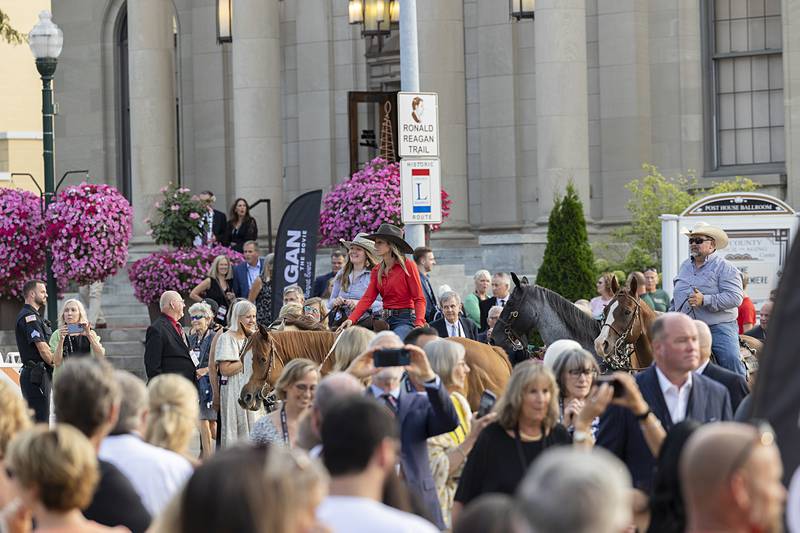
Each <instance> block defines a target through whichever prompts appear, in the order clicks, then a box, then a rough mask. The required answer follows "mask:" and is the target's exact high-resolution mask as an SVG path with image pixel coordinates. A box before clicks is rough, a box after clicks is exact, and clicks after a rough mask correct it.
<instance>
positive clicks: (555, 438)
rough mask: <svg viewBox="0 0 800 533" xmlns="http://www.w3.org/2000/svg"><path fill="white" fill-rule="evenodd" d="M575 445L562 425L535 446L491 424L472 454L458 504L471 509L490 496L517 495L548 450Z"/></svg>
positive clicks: (460, 488) (462, 477)
mask: <svg viewBox="0 0 800 533" xmlns="http://www.w3.org/2000/svg"><path fill="white" fill-rule="evenodd" d="M571 442H572V438H571V437H570V436H569V433H568V432H567V429H566V428H565V427H564V426H562V425H561V424H556V426H555V427H554V428H553V429H552V430H551V431H550V434H549V435H547V436H546V437H544V438H542V439H540V440H538V441H534V442H523V441H519V442H517V440H516V439H515V438H514V437H510V436H509V435H508V433H506V430H505V429H503V427H502V426H500V424H498V423H497V422H493V423H491V424H489V425H488V426H486V428H485V429H484V430H483V431H481V434H480V436H479V437H478V440H477V441H476V442H475V446H474V447H473V448H472V451H471V452H469V456H468V457H467V462H466V464H465V465H464V471H463V472H462V473H461V481H460V482H459V484H458V489H456V495H455V501H457V502H461V503H462V504H464V505H467V504H468V503H469V502H471V501H472V500H474V499H475V498H477V497H478V496H480V495H481V494H486V493H488V492H499V493H503V494H514V491H515V490H516V489H517V485H519V483H520V481H522V478H523V477H524V476H525V472H526V470H527V469H528V467H529V466H530V464H531V463H533V462H534V461H535V460H536V458H537V457H539V455H540V454H541V453H542V452H543V451H544V450H545V449H547V448H549V447H551V446H558V445H562V444H570V443H571ZM523 459H524V461H525V463H524V464H523Z"/></svg>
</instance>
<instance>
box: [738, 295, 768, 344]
mask: <svg viewBox="0 0 800 533" xmlns="http://www.w3.org/2000/svg"><path fill="white" fill-rule="evenodd" d="M773 305H774V302H773V301H772V300H767V301H766V302H764V304H763V305H762V306H761V311H759V312H758V315H759V322H758V325H757V326H756V327H754V328H752V329H749V330H747V331H745V332H744V334H745V335H747V336H749V337H753V338H755V339H758V340H760V341H761V342H766V340H767V324H769V317H770V315H772V306H773Z"/></svg>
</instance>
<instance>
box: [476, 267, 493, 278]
mask: <svg viewBox="0 0 800 533" xmlns="http://www.w3.org/2000/svg"><path fill="white" fill-rule="evenodd" d="M481 278H486V279H488V280H489V281H491V280H492V274H491V273H490V272H489V271H488V270H483V269H481V270H478V271H477V272H475V275H474V276H472V280H473V281H478V280H479V279H481Z"/></svg>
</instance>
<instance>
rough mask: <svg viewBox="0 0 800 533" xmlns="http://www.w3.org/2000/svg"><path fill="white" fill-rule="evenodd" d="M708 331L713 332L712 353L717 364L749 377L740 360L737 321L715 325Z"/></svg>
mask: <svg viewBox="0 0 800 533" xmlns="http://www.w3.org/2000/svg"><path fill="white" fill-rule="evenodd" d="M708 329H710V330H711V351H712V352H713V353H714V355H715V356H716V358H717V363H718V364H719V365H720V366H722V367H724V368H727V369H728V370H730V371H732V372H736V373H737V374H739V375H741V376H744V377H747V369H746V368H745V367H744V365H743V364H742V361H741V360H740V359H739V326H738V325H737V324H736V321H735V320H734V321H732V322H722V323H721V324H714V325H713V326H709V327H708Z"/></svg>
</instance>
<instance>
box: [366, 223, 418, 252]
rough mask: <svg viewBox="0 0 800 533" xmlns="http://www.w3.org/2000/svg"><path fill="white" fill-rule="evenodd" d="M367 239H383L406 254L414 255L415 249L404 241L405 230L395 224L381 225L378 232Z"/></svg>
mask: <svg viewBox="0 0 800 533" xmlns="http://www.w3.org/2000/svg"><path fill="white" fill-rule="evenodd" d="M366 238H367V239H371V240H373V241H374V240H375V239H383V240H384V241H388V242H390V243H392V244H394V245H396V246H397V247H398V248H399V249H400V251H401V252H402V253H404V254H413V253H414V249H413V248H412V247H411V245H410V244H408V243H407V242H406V241H404V240H403V230H402V229H400V228H398V227H397V226H395V225H393V224H381V225H380V227H379V228H378V231H376V232H375V233H371V234H369V235H367V236H366Z"/></svg>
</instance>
